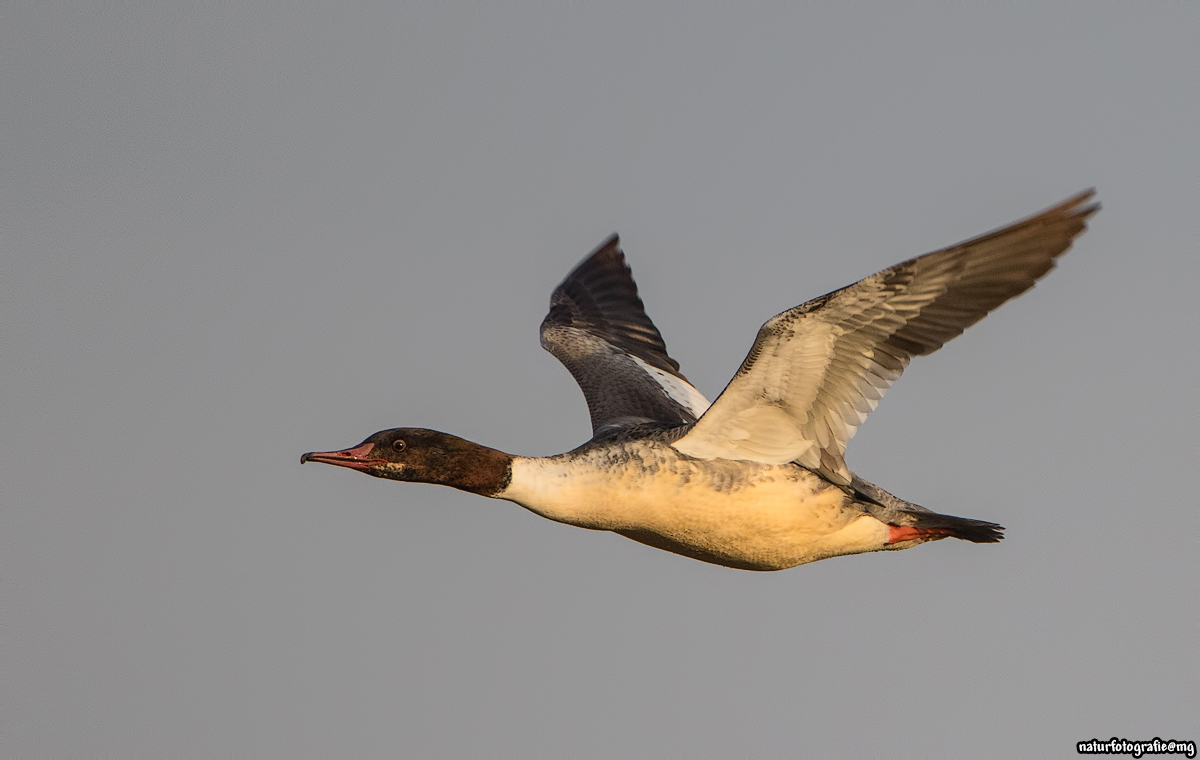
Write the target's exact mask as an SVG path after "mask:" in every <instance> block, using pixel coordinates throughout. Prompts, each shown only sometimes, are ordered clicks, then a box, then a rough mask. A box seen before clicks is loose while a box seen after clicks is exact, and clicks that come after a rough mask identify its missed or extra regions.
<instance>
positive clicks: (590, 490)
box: [501, 457, 887, 570]
mask: <svg viewBox="0 0 1200 760" xmlns="http://www.w3.org/2000/svg"><path fill="white" fill-rule="evenodd" d="M599 464H600V465H602V464H603V463H599ZM638 464H639V465H643V466H638V467H621V466H612V467H604V466H598V463H595V462H589V463H579V462H574V463H572V462H565V463H564V462H555V461H554V460H524V461H523V462H519V463H516V464H514V472H513V475H514V477H513V485H512V486H510V488H509V489H508V490H507V491H506V492H505V493H504V494H501V498H505V499H509V500H510V501H515V502H517V503H518V504H521V505H522V506H524V507H526V508H528V509H530V510H532V511H534V512H536V513H538V514H540V515H542V516H543V517H547V518H549V519H551V520H556V521H558V522H564V523H568V524H571V525H577V526H579V527H582V528H591V529H595V530H611V531H614V532H616V533H619V534H621V535H623V536H626V537H628V538H631V539H633V540H635V541H639V542H641V543H644V544H648V545H650V546H654V547H657V548H659V549H665V550H666V551H670V552H674V553H676V554H682V555H684V556H688V557H692V558H694V559H699V560H702V561H705V562H712V563H714V564H718V565H725V566H727V567H736V568H741V569H745V570H782V569H784V568H788V567H793V566H795V565H800V564H804V563H806V562H814V561H816V560H819V559H825V558H827V557H833V556H837V555H840V554H857V553H860V552H866V551H875V550H877V549H882V548H883V547H884V546H885V544H886V542H887V526H885V525H884V524H883V523H881V522H880V521H878V520H876V519H875V518H873V517H869V516H865V515H863V513H862V512H861V511H859V510H858V509H856V508H854V507H852V506H849V505H848V503H847V502H848V497H847V496H846V495H845V493H844V492H843V491H841V490H840V489H838V488H836V487H830V486H829V485H828V484H827V483H825V482H824V481H822V480H821V479H820V478H817V477H816V476H815V475H813V474H811V473H808V472H805V471H801V470H797V469H795V468H790V467H773V466H767V465H749V464H748V463H745V462H737V463H732V462H699V461H695V460H690V461H672V460H671V459H669V458H667V459H665V460H664V459H660V458H658V457H654V458H650V461H649V462H646V461H639V462H638ZM585 465H586V466H585Z"/></svg>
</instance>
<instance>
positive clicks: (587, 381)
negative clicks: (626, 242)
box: [542, 235, 708, 435]
mask: <svg viewBox="0 0 1200 760" xmlns="http://www.w3.org/2000/svg"><path fill="white" fill-rule="evenodd" d="M542 348H544V349H546V350H547V351H549V352H550V353H552V354H554V356H555V357H556V358H557V359H558V360H559V361H560V362H562V363H563V364H564V365H565V366H566V368H567V369H568V370H570V372H571V375H572V376H574V378H575V382H577V383H579V387H580V388H581V389H583V395H584V397H585V398H586V399H587V403H588V410H589V411H590V412H591V415H592V432H593V434H596V435H599V434H600V433H601V432H602V431H603V432H608V431H609V430H610V429H616V428H621V427H625V426H628V425H636V424H639V423H644V422H651V421H657V422H664V423H667V424H669V425H683V424H687V423H689V422H695V421H696V418H698V417H699V416H700V415H701V414H703V413H704V410H705V409H707V408H708V399H706V398H704V396H703V394H701V393H700V391H698V390H696V389H695V388H693V387H692V385H691V383H689V382H688V381H687V378H685V377H684V376H683V375H682V374H681V373H680V372H679V363H678V362H676V361H675V360H674V359H672V358H671V357H670V356H668V355H667V346H666V344H665V343H663V339H662V335H660V334H659V332H658V328H656V327H655V326H654V323H653V322H651V321H650V317H648V316H646V312H645V309H644V308H643V306H642V299H640V298H638V294H637V285H635V284H634V282H633V277H632V275H631V274H630V271H629V267H628V265H626V264H625V254H624V253H622V252H621V247H620V240H619V239H618V238H617V236H616V235H613V236H612V237H610V238H609V239H608V240H607V241H605V242H604V244H603V245H601V246H600V247H599V248H597V249H596V250H595V251H594V252H592V254H591V255H589V256H588V257H587V258H586V259H584V260H583V262H582V263H580V264H579V266H577V267H575V269H574V270H573V271H572V272H571V273H570V274H569V275H567V278H566V279H565V280H563V281H562V284H561V285H559V286H558V287H557V288H555V289H554V293H553V295H551V296H550V313H549V314H547V315H546V318H545V319H544V320H543V321H542Z"/></svg>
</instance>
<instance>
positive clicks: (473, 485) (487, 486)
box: [421, 439, 513, 497]
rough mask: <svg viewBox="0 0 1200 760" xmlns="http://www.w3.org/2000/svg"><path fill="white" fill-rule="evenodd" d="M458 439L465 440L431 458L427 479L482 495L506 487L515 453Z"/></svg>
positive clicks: (500, 490) (510, 475) (495, 492)
mask: <svg viewBox="0 0 1200 760" xmlns="http://www.w3.org/2000/svg"><path fill="white" fill-rule="evenodd" d="M458 441H461V443H459V444H458V445H455V446H453V448H451V449H450V450H449V451H445V450H444V456H438V457H436V461H435V462H430V465H432V466H431V467H430V468H429V473H428V475H429V476H430V477H429V478H428V481H427V482H431V483H438V484H441V485H446V486H451V487H452V488H457V489H459V490H460V491H469V492H470V493H475V494H479V495H480V496H493V497H494V496H496V495H497V494H499V493H501V492H502V491H504V489H505V488H507V487H508V484H509V483H510V482H511V480H512V461H513V456H512V455H511V454H506V453H504V452H503V451H499V450H497V449H491V448H488V447H487V446H481V445H479V444H477V443H474V442H472V441H466V440H463V439H458ZM458 441H456V442H455V443H458ZM421 479H422V480H425V479H426V478H421Z"/></svg>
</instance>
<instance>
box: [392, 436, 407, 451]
mask: <svg viewBox="0 0 1200 760" xmlns="http://www.w3.org/2000/svg"><path fill="white" fill-rule="evenodd" d="M406 448H408V446H407V444H405V443H404V439H403V438H397V439H396V440H394V441H392V449H394V450H395V451H404V449H406Z"/></svg>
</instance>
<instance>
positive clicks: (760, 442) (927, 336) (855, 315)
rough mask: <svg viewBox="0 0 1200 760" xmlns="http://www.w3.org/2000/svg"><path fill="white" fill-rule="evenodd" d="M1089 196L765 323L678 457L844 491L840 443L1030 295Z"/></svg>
mask: <svg viewBox="0 0 1200 760" xmlns="http://www.w3.org/2000/svg"><path fill="white" fill-rule="evenodd" d="M1093 193H1094V191H1093V190H1088V191H1086V192H1083V193H1080V194H1079V195H1077V196H1075V197H1074V198H1071V199H1069V200H1067V201H1064V202H1063V203H1060V204H1059V205H1057V206H1055V207H1053V208H1050V209H1047V210H1046V211H1043V212H1042V213H1040V214H1038V215H1036V216H1033V217H1030V218H1029V219H1026V220H1024V221H1021V222H1017V223H1015V224H1013V225H1010V226H1008V227H1004V228H1003V229H999V230H996V231H995V232H991V233H989V234H987V235H984V236H982V237H978V238H975V239H973V240H968V241H967V242H965V243H960V244H959V245H956V246H954V247H952V248H947V249H945V250H941V251H935V252H934V253H929V254H926V255H924V256H918V257H917V258H915V259H910V260H908V261H905V262H904V263H902V264H897V265H896V266H894V267H891V268H890V269H885V270H883V271H882V272H879V273H878V274H874V275H871V276H870V277H868V278H866V279H864V280H860V281H859V282H857V283H855V284H853V285H850V286H849V287H846V288H842V289H841V290H835V291H834V292H832V293H829V294H828V295H824V296H821V297H820V298H817V299H814V300H812V301H809V302H808V303H806V304H803V305H801V306H797V307H796V308H794V309H791V310H789V311H785V312H783V313H782V314H779V315H778V316H776V317H773V318H771V319H770V320H768V321H767V323H766V324H764V325H763V326H762V329H760V330H759V331H758V337H757V338H756V339H755V341H754V346H753V347H752V348H751V349H750V354H749V355H748V356H747V357H746V360H745V361H744V362H742V366H741V368H740V369H739V370H738V372H737V374H736V375H734V378H733V380H731V381H730V383H729V385H728V386H727V387H726V388H725V390H724V391H723V392H722V393H721V395H720V396H719V397H718V398H717V400H716V402H715V403H714V404H713V405H712V408H710V409H709V410H708V412H707V413H705V414H704V416H703V417H702V418H701V419H700V421H699V422H697V423H696V425H695V426H694V427H693V428H692V429H691V430H690V431H689V432H688V433H687V435H685V436H683V437H682V438H680V439H679V440H678V441H676V442H675V444H674V446H675V448H676V449H678V450H679V451H681V452H683V453H685V454H689V455H691V456H694V457H699V458H702V459H717V458H723V459H750V460H754V461H757V462H766V463H770V464H782V463H784V462H797V463H799V464H802V465H804V466H805V467H808V468H810V469H813V470H816V471H817V472H819V473H820V474H821V475H823V476H824V477H826V478H828V479H829V480H831V481H833V482H835V483H842V484H846V485H848V484H850V482H851V478H852V475H851V473H850V471H849V469H847V468H846V463H845V461H844V460H843V455H844V454H845V452H846V443H847V442H848V441H849V440H850V439H851V438H852V437H853V436H854V433H855V432H856V431H857V429H858V426H859V425H861V424H862V423H863V421H864V420H866V418H867V415H868V414H869V413H870V412H871V411H872V410H873V409H874V408H875V407H876V405H878V403H879V400H880V399H881V398H883V394H884V393H885V392H886V391H887V389H888V388H889V387H890V386H891V385H892V383H894V382H895V381H896V379H897V378H899V377H900V374H901V373H902V372H903V371H904V368H905V367H907V366H908V362H909V359H910V358H911V357H913V356H923V355H925V354H930V353H933V352H934V351H936V350H937V349H939V348H941V347H942V344H944V343H946V341H948V340H950V339H951V338H954V337H955V336H957V335H959V334H960V333H961V332H962V331H963V330H965V329H966V328H968V327H970V326H971V325H973V324H975V323H976V322H978V321H979V320H981V319H983V317H984V316H985V315H987V313H988V312H990V311H991V310H992V309H995V308H996V307H997V306H999V305H1000V304H1002V303H1004V302H1005V301H1007V300H1008V299H1010V298H1012V297H1013V296H1016V295H1018V294H1020V293H1023V292H1025V291H1026V290H1028V289H1029V288H1031V287H1033V283H1034V281H1035V280H1037V279H1038V278H1039V277H1041V276H1042V275H1044V274H1045V273H1046V272H1048V271H1050V269H1051V268H1053V266H1054V259H1055V258H1057V257H1058V256H1060V255H1062V254H1063V253H1064V252H1065V251H1066V250H1067V248H1069V247H1070V245H1071V241H1072V239H1074V238H1075V236H1076V235H1078V234H1079V233H1081V232H1082V231H1083V230H1084V227H1085V222H1086V220H1087V217H1088V216H1090V215H1091V214H1092V213H1094V212H1095V211H1096V210H1097V209H1098V208H1099V206H1098V205H1096V204H1087V201H1088V200H1089V199H1090V198H1091V197H1092V195H1093Z"/></svg>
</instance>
